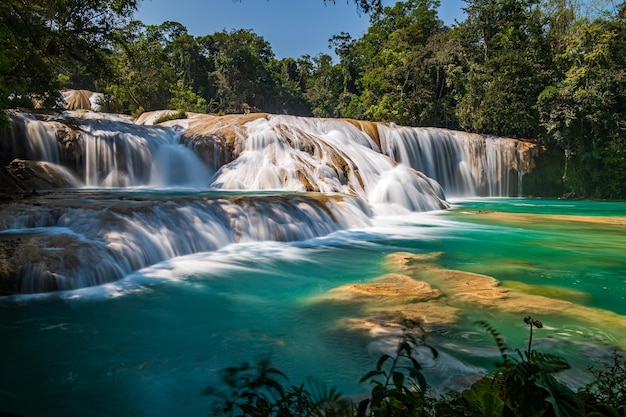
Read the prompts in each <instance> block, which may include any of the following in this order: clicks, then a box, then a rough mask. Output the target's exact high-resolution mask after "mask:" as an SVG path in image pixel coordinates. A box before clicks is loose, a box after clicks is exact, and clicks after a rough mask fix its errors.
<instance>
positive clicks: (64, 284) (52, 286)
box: [0, 193, 371, 293]
mask: <svg viewBox="0 0 626 417" xmlns="http://www.w3.org/2000/svg"><path fill="white" fill-rule="evenodd" d="M45 203H46V205H45V207H44V206H43V205H41V206H34V207H26V206H25V205H24V204H27V203H24V204H19V205H15V206H11V207H8V208H5V209H4V210H3V211H2V212H1V216H0V230H2V231H0V239H9V238H16V241H17V242H18V243H17V244H18V245H20V247H21V250H22V251H28V252H29V255H30V258H29V260H28V261H27V262H24V263H22V264H20V265H19V268H18V271H17V272H18V275H19V276H20V277H21V280H20V282H19V292H22V293H34V292H44V291H54V290H70V289H77V288H83V287H88V286H94V285H100V284H104V283H107V282H112V281H115V280H117V279H119V278H122V277H123V276H125V275H127V274H129V273H130V272H132V271H135V270H138V269H141V268H143V267H147V266H149V265H154V264H156V263H158V262H162V261H166V260H168V259H172V258H175V257H178V256H182V255H187V254H191V253H197V252H206V251H214V250H217V249H220V248H223V247H225V246H227V245H230V244H233V243H240V242H256V241H281V242H290V241H302V240H307V239H312V238H316V237H321V236H326V235H328V234H329V233H332V232H335V231H338V230H344V229H349V228H362V227H366V226H368V225H369V218H370V217H369V216H371V213H369V212H368V210H367V207H366V205H364V204H363V203H362V202H360V201H358V199H355V198H347V197H339V196H336V197H327V198H321V197H315V196H306V195H296V196H294V195H282V196H281V195H266V196H258V195H257V196H245V195H244V196H236V197H231V196H228V195H217V196H202V197H197V196H176V195H171V194H158V195H154V194H152V195H142V194H139V195H137V194H129V195H125V196H123V198H116V197H114V196H112V195H98V194H95V193H87V194H84V195H83V194H81V195H78V196H77V195H72V194H61V195H59V196H57V197H56V198H54V199H47V200H46V201H45Z"/></svg>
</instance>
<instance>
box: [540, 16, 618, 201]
mask: <svg viewBox="0 0 626 417" xmlns="http://www.w3.org/2000/svg"><path fill="white" fill-rule="evenodd" d="M562 45H563V47H562V49H561V51H560V55H558V57H557V60H558V62H559V64H560V65H561V66H562V68H563V69H564V74H563V76H562V78H561V79H560V80H559V81H558V82H556V83H555V84H553V85H551V86H548V87H547V88H546V89H545V90H544V91H543V92H542V93H541V96H540V97H539V103H538V104H539V109H540V113H541V121H542V124H543V126H544V127H545V129H546V131H547V134H546V140H547V141H548V143H555V144H556V145H557V146H559V147H560V148H561V149H562V150H563V151H564V153H565V157H566V161H567V165H566V166H565V169H564V173H563V177H564V181H565V183H566V185H567V186H568V187H570V189H571V190H572V191H574V192H575V193H577V194H578V195H581V196H592V197H601V198H625V197H626V152H625V151H624V149H625V147H626V70H625V69H624V68H626V5H622V6H621V9H620V12H619V13H618V14H617V15H616V16H614V17H612V18H608V19H606V18H599V19H596V20H593V21H589V20H587V19H580V20H578V21H577V22H576V24H575V25H574V26H573V27H572V30H571V31H570V32H568V33H567V34H566V36H565V37H564V39H563V42H562Z"/></svg>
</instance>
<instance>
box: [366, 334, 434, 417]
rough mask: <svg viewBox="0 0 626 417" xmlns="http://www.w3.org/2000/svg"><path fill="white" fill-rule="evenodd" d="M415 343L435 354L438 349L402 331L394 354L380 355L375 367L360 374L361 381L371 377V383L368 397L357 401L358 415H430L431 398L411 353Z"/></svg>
mask: <svg viewBox="0 0 626 417" xmlns="http://www.w3.org/2000/svg"><path fill="white" fill-rule="evenodd" d="M418 346H423V347H426V348H427V349H429V350H430V351H431V352H432V354H433V356H434V357H435V358H436V357H437V356H438V352H437V350H436V349H434V348H433V347H431V346H429V345H427V344H426V343H425V342H424V339H423V337H419V336H416V335H415V334H413V333H408V332H406V331H405V332H404V333H403V335H402V337H401V339H400V342H399V343H398V347H397V349H396V354H395V356H390V355H387V354H384V355H382V356H381V357H380V359H378V362H377V364H376V369H374V370H373V371H370V372H368V373H367V374H366V375H365V376H363V378H361V382H364V381H370V382H371V383H372V384H373V385H374V387H373V388H372V391H371V394H370V397H369V398H366V399H364V400H363V401H361V402H360V403H359V407H358V410H357V417H363V416H366V415H374V416H376V417H379V416H427V415H429V410H430V409H431V408H432V406H433V400H432V398H431V397H429V396H428V384H427V383H426V378H425V377H424V375H423V374H422V372H421V371H420V369H421V366H420V364H419V362H418V361H417V360H416V359H415V358H414V357H413V349H414V348H415V347H418Z"/></svg>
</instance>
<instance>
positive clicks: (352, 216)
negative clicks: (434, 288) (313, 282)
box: [0, 111, 523, 293]
mask: <svg viewBox="0 0 626 417" xmlns="http://www.w3.org/2000/svg"><path fill="white" fill-rule="evenodd" d="M12 118H13V120H14V126H16V128H15V129H14V134H13V135H12V136H11V139H10V141H8V142H7V141H6V139H5V142H7V143H2V145H3V146H0V150H2V151H3V154H2V156H3V159H4V160H8V161H10V160H12V159H13V158H20V159H24V160H31V161H35V162H38V163H40V164H44V165H42V166H43V168H40V169H39V172H42V173H45V172H47V171H46V169H44V168H46V166H47V165H45V164H53V165H54V166H56V167H59V169H56V170H50V172H52V171H54V172H58V173H59V174H58V175H67V176H68V177H70V176H71V177H75V178H78V181H79V182H80V183H81V184H80V187H81V188H84V189H82V190H81V189H79V190H77V191H75V192H69V191H63V192H61V191H59V192H57V193H51V194H48V195H44V196H42V197H38V198H39V199H41V201H37V202H36V203H35V204H33V205H31V206H26V205H24V204H21V205H17V206H7V207H0V238H2V239H5V241H7V242H8V241H11V242H13V243H11V245H13V246H10V245H9V246H6V247H11V248H17V249H11V250H12V251H14V255H12V256H11V257H9V258H7V259H10V260H11V262H15V265H14V276H15V277H16V279H15V281H14V282H15V285H14V286H16V287H17V288H14V290H15V291H16V292H28V293H30V292H44V291H53V290H67V289H75V288H81V287H84V286H92V285H99V284H102V283H106V282H111V281H113V280H116V279H119V278H121V277H124V276H125V275H127V274H129V273H131V272H132V271H136V270H138V269H141V268H144V267H147V266H150V265H153V264H155V263H159V262H164V261H167V260H169V259H172V258H175V257H179V256H183V255H188V254H192V253H196V252H205V251H214V250H218V249H220V248H222V247H224V246H227V245H230V244H235V243H241V242H255V241H301V240H307V239H313V238H318V237H322V236H326V235H328V234H331V233H334V232H337V231H340V230H344V229H350V228H361V227H367V226H368V225H369V222H370V220H371V218H373V217H374V216H383V215H384V216H398V215H404V214H407V213H410V212H423V211H433V210H441V209H446V208H448V207H449V205H448V203H447V202H446V200H445V198H446V195H447V196H474V195H478V196H480V195H487V196H506V195H509V194H510V193H516V192H519V191H517V190H515V188H517V187H521V178H522V177H521V174H522V173H521V168H520V167H521V166H522V165H523V164H522V160H523V157H522V155H521V152H522V151H521V150H520V149H518V145H517V143H518V142H517V141H514V140H509V139H502V138H492V137H483V136H479V135H472V134H466V133H461V132H454V131H450V130H444V129H427V128H409V127H401V126H394V125H386V124H379V123H372V122H360V121H354V120H344V119H319V118H306V117H295V116H286V115H268V114H247V115H230V116H213V115H198V114H196V115H190V117H189V118H188V119H184V120H173V121H169V122H166V123H163V124H162V125H158V126H152V125H149V124H148V123H151V121H152V118H151V117H150V116H149V115H148V116H146V117H144V118H143V121H144V123H146V124H140V123H135V122H133V121H132V120H130V119H129V118H127V117H122V116H116V115H101V114H98V113H94V112H90V111H87V112H76V111H75V112H66V113H63V114H62V115H55V116H38V118H35V117H33V116H30V115H24V114H20V113H14V114H12ZM7 149H8V151H7ZM27 162H28V161H27ZM20 166H25V167H26V169H27V168H28V166H27V164H25V163H24V164H22V163H16V164H11V165H10V168H14V169H18V168H19V167H20ZM64 172H67V174H63V173H64ZM516 173H517V175H516ZM42 175H43V174H42ZM65 183H67V184H76V182H75V181H73V180H72V181H69V180H68V181H67V182H65ZM511 184H513V185H511ZM128 188H130V190H128ZM94 189H97V191H96V190H94ZM518 189H519V188H518ZM138 193H140V194H138ZM181 193H182V194H181ZM185 193H187V194H185ZM0 255H2V253H0ZM0 261H2V258H0ZM0 263H1V262H0ZM11 273H13V272H11Z"/></svg>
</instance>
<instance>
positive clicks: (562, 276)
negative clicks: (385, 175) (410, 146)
mask: <svg viewBox="0 0 626 417" xmlns="http://www.w3.org/2000/svg"><path fill="white" fill-rule="evenodd" d="M485 211H492V212H508V213H517V214H519V213H522V214H524V213H530V214H536V215H538V216H536V217H530V218H524V219H523V221H520V220H515V219H513V220H511V219H506V220H504V221H503V220H501V219H497V218H494V217H488V216H483V215H482V214H481V213H484V212H485ZM546 214H549V215H556V214H571V215H577V216H622V217H624V216H626V203H606V202H582V201H574V202H571V201H549V200H527V199H490V200H471V201H458V202H455V204H454V208H453V209H452V210H450V211H448V212H437V213H427V214H413V215H410V216H405V217H402V218H397V217H396V218H380V219H376V221H375V224H374V226H373V227H371V228H369V229H363V230H348V231H343V232H338V233H335V234H333V235H330V236H327V237H324V238H319V239H313V240H309V241H305V242H296V243H277V242H262V243H254V242H252V243H246V244H236V245H231V246H227V247H226V248H223V249H221V250H219V251H217V252H206V253H199V254H194V255H189V256H185V257H180V258H176V259H173V260H171V261H168V262H163V263H161V264H158V265H154V266H152V267H150V268H146V269H144V270H142V271H139V272H137V273H135V274H132V275H130V276H127V277H126V278H124V279H123V280H121V281H118V282H115V283H112V284H108V285H103V286H100V287H95V288H87V289H83V290H77V291H71V292H66V293H59V294H52V295H36V296H22V297H5V298H4V299H0V340H1V341H2V343H1V344H0V358H2V359H1V364H0V366H1V368H2V373H1V376H0V411H5V412H13V413H20V414H22V415H26V416H58V415H67V416H85V415H90V416H108V415H135V416H171V415H207V414H208V411H207V410H208V407H209V404H210V402H211V399H210V398H209V397H206V396H203V395H202V390H203V389H204V388H206V387H207V386H210V385H211V386H214V385H216V384H217V383H218V380H219V370H221V369H223V368H225V367H227V366H231V365H237V364H239V363H241V362H242V361H252V362H254V361H255V360H258V359H261V358H265V357H270V358H271V359H272V362H273V364H274V365H275V366H276V367H278V368H280V369H281V370H283V371H284V372H285V373H286V374H288V375H289V377H290V380H291V382H292V383H294V384H296V385H299V384H300V383H301V382H305V381H307V378H315V379H316V380H320V381H324V382H326V383H328V384H329V385H331V386H337V387H339V388H340V390H342V391H343V392H344V393H345V394H348V395H358V394H359V393H362V392H364V391H366V390H367V389H368V386H363V385H360V384H359V383H358V380H359V379H360V377H361V376H362V375H363V374H364V373H365V372H367V371H368V370H370V369H372V368H373V367H374V366H375V363H376V359H377V358H378V356H379V355H380V354H381V353H382V352H383V351H384V349H386V346H387V345H388V344H385V343H383V342H381V340H383V339H380V338H376V337H374V336H372V335H371V334H368V333H364V332H362V331H356V330H352V329H350V328H346V327H344V326H342V325H341V319H343V318H346V317H360V315H361V314H364V313H363V312H362V311H360V308H359V307H356V306H355V305H353V304H350V303H332V302H325V301H319V300H318V299H317V298H316V297H319V296H323V295H324V294H326V293H327V292H328V291H329V290H331V289H333V288H335V287H338V286H340V285H343V284H346V283H364V282H368V281H370V280H372V279H374V278H376V277H377V276H380V275H381V274H384V273H386V272H390V270H389V267H387V266H385V265H386V264H385V263H384V259H385V256H386V255H388V254H391V253H394V252H398V251H407V252H413V253H418V254H421V253H430V252H435V251H442V252H443V255H442V257H441V260H440V266H441V267H444V268H450V269H458V270H463V271H469V272H477V273H481V274H486V275H490V276H492V277H494V278H496V279H497V280H499V281H502V282H505V283H506V285H509V286H511V287H512V288H513V287H515V285H516V284H519V283H521V284H530V285H531V286H532V290H533V291H535V292H538V293H543V294H545V295H549V296H551V297H555V298H559V299H566V300H568V301H571V302H572V303H573V305H576V306H584V307H592V308H595V309H601V310H608V311H611V312H614V313H617V314H619V315H621V316H617V322H615V321H613V322H612V323H614V324H615V323H617V327H612V326H611V325H610V324H609V325H607V324H603V323H597V322H584V321H581V320H578V319H574V318H571V317H569V316H568V315H567V312H565V314H564V315H563V316H562V317H551V316H546V317H544V316H536V314H535V312H533V311H529V312H528V313H527V314H531V315H533V316H534V317H535V316H536V317H535V318H537V319H540V320H542V321H543V322H544V324H546V329H543V330H542V331H540V332H538V333H537V342H536V346H537V347H538V348H545V349H550V351H551V353H558V354H562V355H564V356H566V357H567V358H568V360H569V361H570V363H572V364H573V365H575V368H576V370H577V371H579V372H568V373H566V374H565V375H564V378H565V380H566V381H567V382H568V383H569V384H571V385H576V384H581V383H584V382H585V381H586V379H585V378H587V376H586V375H584V372H582V371H584V368H585V366H586V365H587V364H589V363H594V362H595V363H599V360H600V359H601V358H603V357H605V355H606V354H607V353H609V352H610V351H611V350H612V349H614V348H615V347H621V348H626V345H625V344H624V341H626V332H624V330H623V329H622V327H626V322H624V320H626V302H625V297H626V251H625V250H624V249H625V248H626V226H623V225H622V226H617V225H606V224H599V223H584V222H570V221H565V220H559V219H550V218H546V217H545V216H543V215H546ZM614 316H615V315H614ZM522 318H523V316H522V315H519V314H507V313H503V312H502V311H499V310H493V309H487V308H482V307H477V306H471V305H470V306H467V307H466V310H465V311H464V314H463V315H462V318H461V319H460V320H459V321H458V322H456V323H454V324H451V325H445V326H443V325H442V326H434V327H433V328H432V331H431V333H429V334H428V336H427V337H428V339H427V340H428V341H429V342H430V343H431V344H432V345H433V346H435V347H436V348H437V349H439V351H440V358H439V359H437V360H433V359H432V358H431V357H429V356H428V355H427V354H422V353H420V356H419V360H420V361H421V362H422V363H423V364H424V373H425V375H426V378H427V380H428V381H429V382H430V383H431V384H432V385H434V386H440V387H456V386H463V384H464V383H465V384H466V383H467V379H466V378H468V377H471V376H472V375H476V374H481V373H484V372H486V371H488V370H489V369H492V367H493V365H492V364H493V362H494V360H495V359H496V358H497V349H496V348H495V345H494V343H493V341H492V340H491V339H490V338H489V337H488V336H486V335H485V334H484V332H483V331H481V330H480V329H479V328H478V327H477V326H476V325H475V324H474V322H475V321H476V320H487V321H489V322H490V323H492V325H493V326H494V327H495V328H497V329H499V330H500V331H501V332H502V333H503V334H504V336H505V337H506V340H507V342H508V343H509V345H510V346H511V347H512V348H517V347H524V346H525V343H526V342H525V341H526V335H527V333H526V332H527V330H526V328H525V326H524V324H523V322H522ZM393 340H395V339H392V341H391V343H393Z"/></svg>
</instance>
